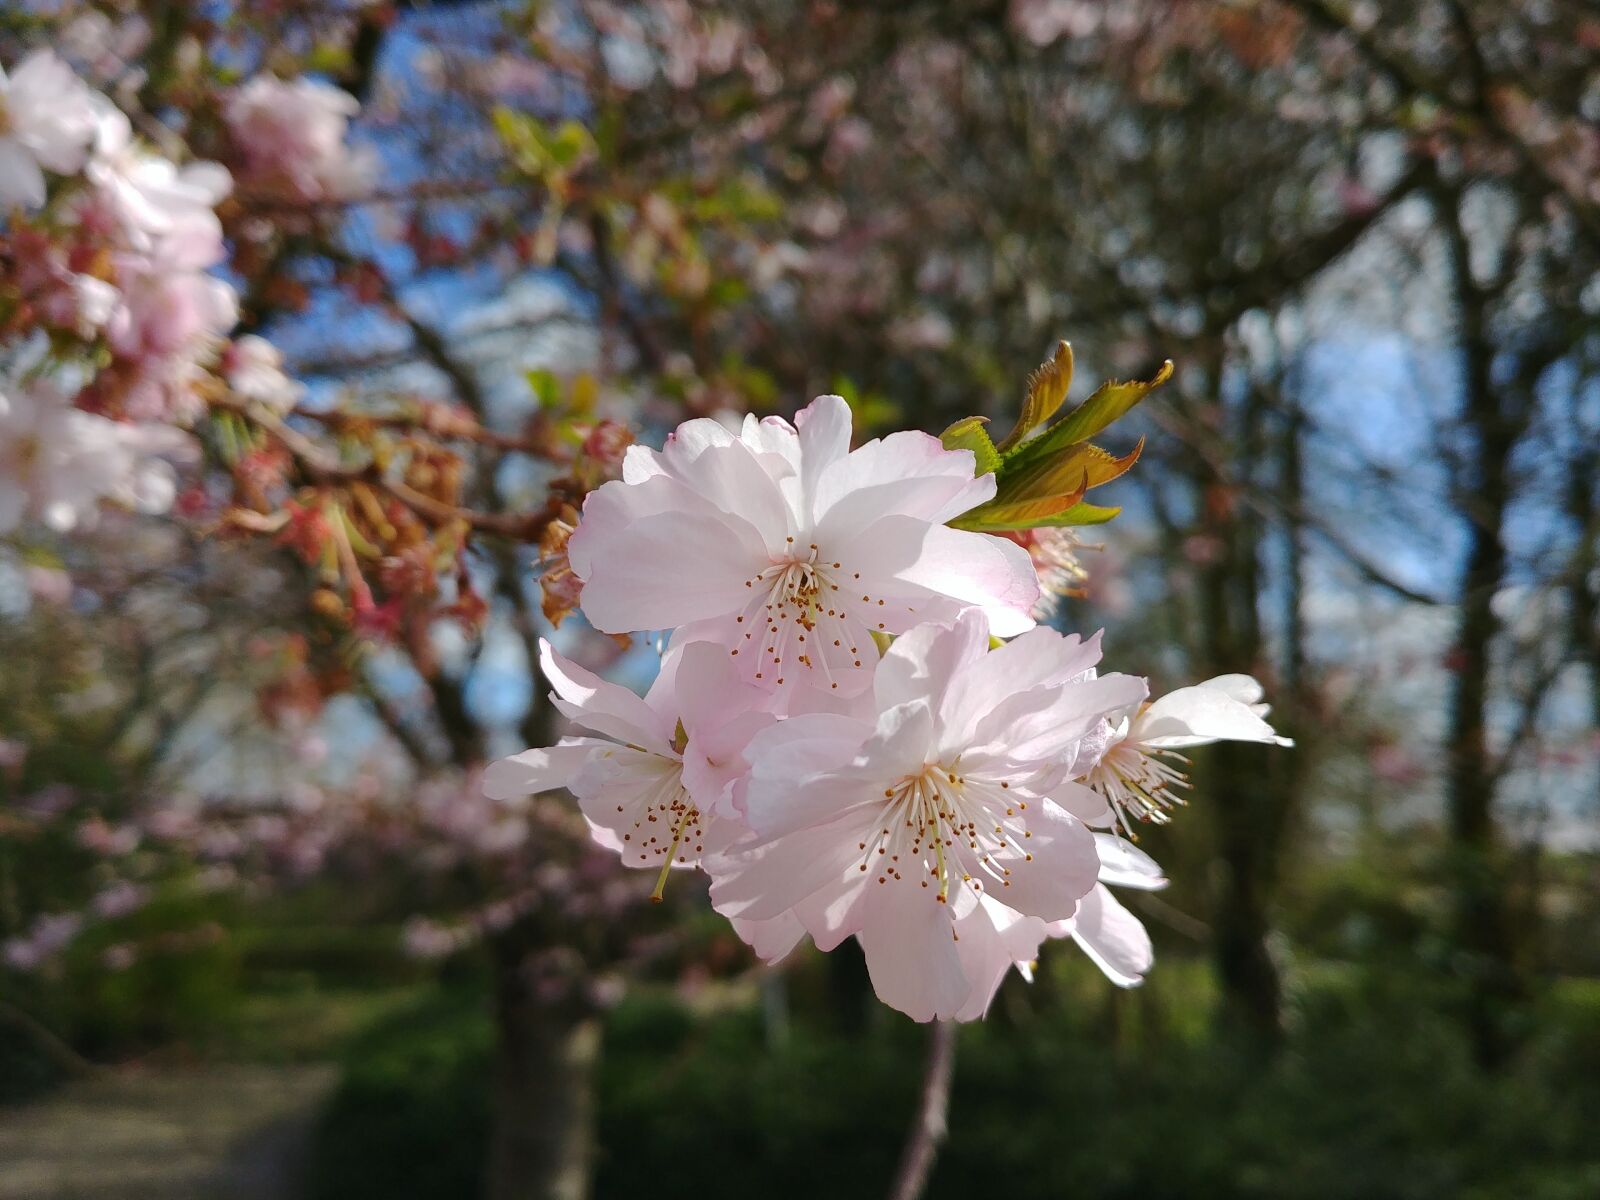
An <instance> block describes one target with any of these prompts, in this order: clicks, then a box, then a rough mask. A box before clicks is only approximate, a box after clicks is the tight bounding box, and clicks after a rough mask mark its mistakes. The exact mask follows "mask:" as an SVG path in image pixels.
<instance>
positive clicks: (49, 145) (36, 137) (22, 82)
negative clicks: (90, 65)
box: [0, 50, 95, 208]
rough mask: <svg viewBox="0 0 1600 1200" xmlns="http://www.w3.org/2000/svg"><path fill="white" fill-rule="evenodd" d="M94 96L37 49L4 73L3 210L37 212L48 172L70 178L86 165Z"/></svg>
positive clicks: (0, 108)
mask: <svg viewBox="0 0 1600 1200" xmlns="http://www.w3.org/2000/svg"><path fill="white" fill-rule="evenodd" d="M92 96H93V93H92V92H90V90H89V88H88V87H87V86H86V85H85V84H84V82H83V81H82V80H81V79H79V78H78V77H77V75H75V74H73V71H72V68H71V67H69V66H67V64H66V63H64V62H62V61H61V60H60V59H59V58H57V57H56V56H55V54H54V53H52V52H51V51H49V50H35V51H34V52H33V53H32V54H30V55H28V57H27V58H25V59H23V60H22V62H21V63H20V64H18V66H17V68H16V69H15V70H14V71H13V72H12V73H11V75H10V77H9V78H8V77H7V75H6V73H5V71H4V70H3V69H0V207H5V206H9V205H13V204H20V205H22V206H23V207H24V208H37V207H39V205H41V204H43V203H44V201H45V182H44V171H46V170H48V171H54V172H55V173H56V174H58V175H70V174H72V173H74V172H76V171H77V170H78V169H79V168H80V167H82V166H83V162H84V157H85V156H86V154H87V153H88V149H89V141H90V139H91V138H92V137H93V136H94V128H95V114H94V106H93V100H92ZM41 168H42V169H41Z"/></svg>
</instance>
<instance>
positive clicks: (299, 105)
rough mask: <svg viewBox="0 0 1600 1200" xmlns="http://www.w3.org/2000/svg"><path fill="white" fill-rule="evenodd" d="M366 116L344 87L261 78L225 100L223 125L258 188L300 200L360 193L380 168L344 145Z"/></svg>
mask: <svg viewBox="0 0 1600 1200" xmlns="http://www.w3.org/2000/svg"><path fill="white" fill-rule="evenodd" d="M360 109H361V105H360V104H359V103H358V102H357V101H356V99H355V97H354V96H352V95H350V93H348V92H346V91H344V90H343V89H341V88H336V87H333V86H331V85H329V84H326V83H319V82H317V81H316V80H312V79H295V80H291V81H287V82H286V81H284V80H282V79H277V78H275V77H273V76H271V75H258V76H256V77H255V78H254V79H252V80H250V82H248V83H246V84H245V85H244V86H243V87H240V88H238V89H236V90H235V91H234V92H233V94H232V95H231V96H229V97H228V100H227V104H226V106H225V108H224V118H225V119H226V121H227V123H228V131H229V132H230V133H231V134H232V135H233V139H234V141H235V143H236V144H237V145H238V147H239V151H240V153H241V155H242V157H243V168H242V173H243V175H244V177H245V179H246V181H247V182H249V183H251V184H252V185H254V186H256V187H258V188H259V189H261V190H263V191H267V192H272V193H281V194H286V195H289V196H291V197H293V198H295V199H299V200H321V199H326V198H338V197H345V196H351V195H355V194H358V193H360V192H361V191H362V190H363V189H364V188H366V187H367V186H369V185H370V183H371V179H372V175H373V171H374V168H375V165H376V164H375V161H374V160H373V158H372V157H371V155H370V153H360V152H355V151H352V150H351V149H350V147H349V146H347V145H346V144H345V137H346V135H347V133H348V132H349V123H350V118H351V117H353V116H355V114H356V113H357V112H359V111H360Z"/></svg>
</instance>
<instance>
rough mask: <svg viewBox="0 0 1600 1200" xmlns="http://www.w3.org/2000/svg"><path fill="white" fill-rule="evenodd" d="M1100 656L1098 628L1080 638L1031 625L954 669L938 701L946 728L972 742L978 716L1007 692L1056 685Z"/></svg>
mask: <svg viewBox="0 0 1600 1200" xmlns="http://www.w3.org/2000/svg"><path fill="white" fill-rule="evenodd" d="M985 632H987V631H985ZM902 640H903V639H902ZM896 645H898V643H896ZM985 646H987V640H986V641H985ZM1099 661H1100V635H1099V634H1098V633H1097V634H1095V636H1094V637H1092V638H1090V639H1089V640H1088V641H1086V642H1085V641H1082V640H1081V639H1079V637H1078V636H1077V635H1076V634H1073V635H1070V636H1066V637H1063V636H1062V635H1061V634H1059V633H1057V632H1056V631H1055V630H1053V629H1045V628H1039V629H1030V630H1029V631H1028V632H1027V633H1024V634H1023V635H1022V636H1021V637H1018V638H1016V639H1015V640H1013V641H1010V642H1008V643H1006V644H1005V645H1004V646H1001V647H999V648H997V649H994V650H990V651H989V652H988V653H987V654H984V655H982V656H981V657H979V658H976V659H975V660H973V661H972V662H971V663H970V664H969V665H967V666H966V667H965V668H964V669H963V670H961V671H959V672H957V673H955V674H954V675H953V677H952V678H951V680H950V686H949V688H948V689H946V691H945V693H944V701H943V704H942V705H941V707H940V721H941V724H942V725H943V728H944V731H945V734H946V736H947V737H950V738H952V739H954V740H955V741H956V742H959V743H961V744H971V743H972V741H973V737H974V735H975V734H976V733H977V730H978V727H979V724H980V722H982V721H983V719H984V718H985V717H987V716H988V715H989V714H990V713H992V712H994V711H995V710H996V709H997V708H999V707H1000V706H1001V705H1002V704H1004V703H1006V701H1008V700H1010V699H1011V698H1012V697H1014V696H1016V695H1018V694H1019V693H1022V692H1026V691H1029V690H1031V689H1033V688H1038V687H1047V688H1060V687H1061V686H1062V685H1064V684H1066V683H1067V682H1068V681H1070V680H1073V679H1075V678H1077V677H1078V676H1080V675H1082V674H1084V673H1085V672H1086V671H1088V670H1090V669H1091V668H1093V666H1094V665H1095V664H1096V663H1097V662H1099Z"/></svg>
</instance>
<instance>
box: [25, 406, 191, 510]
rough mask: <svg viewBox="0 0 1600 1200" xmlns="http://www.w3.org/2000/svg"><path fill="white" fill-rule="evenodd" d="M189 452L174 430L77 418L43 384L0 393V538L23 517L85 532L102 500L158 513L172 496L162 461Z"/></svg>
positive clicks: (81, 414) (78, 412) (87, 416)
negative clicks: (82, 528) (84, 529)
mask: <svg viewBox="0 0 1600 1200" xmlns="http://www.w3.org/2000/svg"><path fill="white" fill-rule="evenodd" d="M193 450H194V443H193V441H192V440H191V439H190V438H189V436H188V435H187V434H185V433H184V432H183V431H181V430H178V429H174V428H172V427H170V426H162V425H156V424H130V423H127V422H122V421H111V420H107V419H106V418H105V417H101V416H97V415H95V414H94V413H87V412H84V411H82V410H81V409H77V408H74V407H72V405H71V404H70V402H69V401H68V400H67V398H66V397H65V396H63V395H62V394H61V393H60V392H59V391H58V390H57V389H56V388H54V387H52V386H50V385H49V384H47V383H44V382H43V381H39V382H35V383H33V384H32V385H30V386H28V387H25V388H14V387H13V388H7V389H5V390H4V391H0V533H5V532H9V531H10V530H12V529H15V528H16V527H17V526H18V525H19V524H21V522H22V521H23V520H25V519H28V518H33V519H36V520H38V521H40V522H42V523H43V524H45V525H47V526H49V527H50V528H51V529H54V530H57V531H60V532H65V531H68V530H72V529H75V528H77V527H79V526H87V525H92V524H93V523H94V522H95V520H96V518H97V515H98V511H99V505H100V502H101V501H103V500H111V501H114V502H116V503H119V504H124V505H126V506H128V507H129V508H133V509H137V510H138V511H140V512H148V513H159V512H165V511H166V510H167V509H168V508H170V507H171V505H172V501H173V497H174V496H175V495H176V492H177V487H176V483H175V480H174V475H173V471H172V467H171V465H170V463H169V462H168V461H167V459H168V458H185V457H189V456H190V455H191V454H192V452H193Z"/></svg>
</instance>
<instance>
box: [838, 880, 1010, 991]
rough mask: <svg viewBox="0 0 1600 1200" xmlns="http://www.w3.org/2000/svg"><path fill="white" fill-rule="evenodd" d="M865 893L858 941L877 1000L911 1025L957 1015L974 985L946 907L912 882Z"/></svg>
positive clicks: (873, 885) (874, 887) (876, 885)
mask: <svg viewBox="0 0 1600 1200" xmlns="http://www.w3.org/2000/svg"><path fill="white" fill-rule="evenodd" d="M867 888H868V889H869V895H868V897H867V898H868V899H869V900H870V902H871V909H870V913H869V915H868V916H867V918H866V919H865V920H864V921H863V924H862V928H861V932H860V933H858V934H856V940H857V941H859V942H860V943H861V949H862V952H863V953H864V954H865V956H866V960H867V974H868V975H869V976H871V978H872V990H873V991H875V992H876V993H877V994H878V999H879V1000H882V1001H883V1002H884V1003H885V1004H887V1005H889V1007H891V1008H897V1009H899V1010H900V1011H901V1012H903V1013H905V1014H906V1016H908V1017H910V1018H911V1019H912V1020H913V1021H932V1020H934V1019H936V1018H949V1017H954V1016H955V1015H956V1014H957V1013H959V1012H961V1011H962V1010H963V1009H964V1008H966V1007H967V1005H968V1004H969V1002H970V1000H971V997H972V993H973V991H974V985H973V983H972V981H971V980H969V979H968V978H967V974H966V971H965V970H964V969H963V967H962V962H961V953H960V949H959V947H958V946H957V944H956V940H955V929H954V922H952V920H951V919H950V909H949V907H948V906H947V905H944V904H940V903H939V902H938V901H937V900H936V899H935V898H934V893H933V891H932V889H925V888H920V887H916V886H914V884H913V883H912V882H911V881H910V880H898V881H897V880H891V881H890V882H889V883H885V884H880V883H877V882H876V881H874V882H872V883H870V884H868V885H867ZM984 982H985V983H987V981H984Z"/></svg>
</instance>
